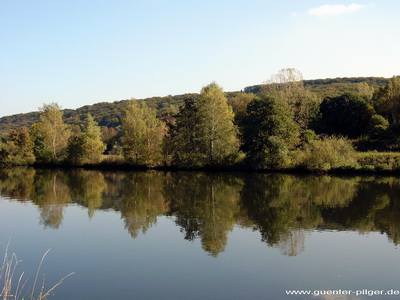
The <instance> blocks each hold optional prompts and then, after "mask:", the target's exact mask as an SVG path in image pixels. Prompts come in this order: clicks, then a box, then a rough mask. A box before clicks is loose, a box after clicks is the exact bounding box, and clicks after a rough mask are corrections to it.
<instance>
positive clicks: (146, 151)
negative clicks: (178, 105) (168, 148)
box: [122, 100, 166, 166]
mask: <svg viewBox="0 0 400 300" xmlns="http://www.w3.org/2000/svg"><path fill="white" fill-rule="evenodd" d="M122 127H123V136H122V143H123V151H124V157H125V159H126V161H127V162H128V163H133V164H136V165H151V166H153V165H158V164H160V162H161V160H162V142H163V138H164V135H165V132H166V126H165V123H163V122H161V121H160V120H158V119H157V116H156V111H155V110H154V109H152V108H149V107H148V106H147V105H146V104H145V103H141V104H138V102H137V101H133V100H132V101H131V102H130V103H129V104H128V106H127V107H126V111H125V117H124V119H123V124H122Z"/></svg>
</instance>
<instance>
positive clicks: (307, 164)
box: [0, 69, 400, 174]
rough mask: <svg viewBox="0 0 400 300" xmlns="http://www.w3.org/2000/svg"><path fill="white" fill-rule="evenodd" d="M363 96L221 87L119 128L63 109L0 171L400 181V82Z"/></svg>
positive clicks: (13, 135)
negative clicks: (362, 176) (306, 175)
mask: <svg viewBox="0 0 400 300" xmlns="http://www.w3.org/2000/svg"><path fill="white" fill-rule="evenodd" d="M355 87H356V90H355V92H352V93H349V92H344V93H341V94H340V93H339V94H338V93H337V91H336V92H332V95H331V96H330V95H324V97H323V98H322V97H321V95H320V94H317V93H315V92H313V91H312V90H311V89H310V88H308V87H307V86H306V85H305V84H304V81H303V79H302V75H301V73H300V72H299V71H297V70H295V69H283V70H281V71H280V72H279V73H278V74H275V75H273V76H272V77H271V79H270V81H269V82H268V83H267V84H265V85H263V86H258V87H257V89H256V88H254V87H253V88H252V89H250V90H248V91H246V90H245V92H240V93H239V92H238V93H236V94H235V95H234V96H229V97H228V96H227V93H224V92H223V89H222V87H220V86H219V85H218V84H216V83H215V82H212V83H211V84H209V85H207V86H204V87H203V88H202V89H201V91H200V93H199V94H188V95H187V97H185V98H184V99H182V100H183V101H182V103H181V105H180V106H179V107H169V110H168V109H167V110H165V109H164V110H160V109H159V110H157V109H155V108H153V107H152V106H150V105H148V104H147V103H146V102H145V101H137V100H131V101H128V102H127V103H125V104H124V107H123V110H122V112H121V113H120V115H118V116H117V118H118V120H117V121H115V124H114V125H115V126H111V127H108V126H100V125H99V122H98V120H96V118H97V119H98V116H97V115H96V114H94V115H92V114H91V112H90V111H87V112H86V113H84V114H83V113H82V114H81V115H80V116H79V122H78V123H76V124H74V125H71V124H67V123H65V121H64V119H63V111H62V110H61V107H60V106H59V105H58V104H57V103H50V104H44V105H43V107H42V108H40V117H39V120H38V122H36V123H33V124H32V125H31V126H29V127H20V128H17V129H10V130H9V131H8V132H7V133H5V134H4V135H3V136H2V137H1V140H0V166H1V167H10V166H33V167H37V168H41V167H45V168H54V167H56V168H72V167H73V168H86V169H89V168H90V169H119V170H121V169H124V170H148V169H156V170H166V171H174V170H201V171H257V172H285V173H294V172H295V173H300V172H313V173H342V174H343V173H380V174H381V173H389V174H394V173H400V152H398V151H400V138H399V136H400V77H393V78H391V79H389V80H388V81H387V83H386V84H382V85H381V86H374V85H370V84H368V83H367V82H358V83H355Z"/></svg>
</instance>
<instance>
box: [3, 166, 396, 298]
mask: <svg viewBox="0 0 400 300" xmlns="http://www.w3.org/2000/svg"><path fill="white" fill-rule="evenodd" d="M29 174H30V176H28V175H29ZM29 174H28V175H26V176H24V177H22V179H21V180H20V181H18V177H17V176H15V177H12V176H8V177H7V176H3V177H1V178H3V179H1V180H0V189H1V191H2V193H3V194H4V195H8V196H10V197H11V198H13V199H15V198H16V199H25V200H26V201H25V202H21V201H17V200H9V199H5V198H0V228H2V230H1V231H0V243H3V244H4V243H7V241H8V240H9V239H10V238H11V250H12V251H14V252H16V253H17V254H18V258H20V259H22V260H23V263H22V264H21V265H20V266H19V268H20V270H21V271H22V270H23V271H27V274H28V275H29V274H31V276H28V277H30V278H32V277H34V274H32V272H34V271H35V270H36V267H37V264H38V262H39V261H40V258H41V256H42V255H43V253H44V252H45V251H46V250H47V249H49V248H51V249H52V250H51V252H50V255H49V256H48V257H47V258H46V261H45V263H44V265H43V271H44V273H45V274H46V282H47V281H49V285H51V283H52V281H57V280H58V279H59V278H61V277H63V276H64V275H66V274H68V273H70V272H76V274H75V275H74V276H73V277H71V278H68V279H67V280H66V281H65V282H64V283H63V284H62V285H61V286H60V287H59V288H58V289H57V290H56V295H55V296H54V297H53V298H52V299H55V300H57V299H59V300H64V299H65V300H67V299H68V300H69V299H77V300H79V299H85V300H86V299H87V300H91V299H96V300H102V299H135V298H136V299H300V298H299V297H300V296H298V297H296V296H286V294H285V291H286V290H312V291H313V290H339V289H342V290H345V289H346V290H360V289H369V290H390V289H396V288H397V284H398V280H397V278H399V276H400V268H399V266H398V261H399V259H398V258H399V253H398V250H397V246H396V244H395V243H394V242H393V240H395V239H396V238H397V232H398V231H400V230H397V228H398V225H397V223H396V222H397V221H396V220H398V219H399V218H398V217H399V214H398V213H397V210H396V209H397V207H399V205H398V201H397V195H398V186H399V183H398V181H396V179H394V178H383V179H382V178H381V179H379V180H377V181H374V180H372V179H371V178H369V179H368V180H361V179H360V178H358V179H341V178H330V177H321V178H318V177H310V178H309V179H307V178H308V177H296V176H282V175H279V176H265V175H260V176H232V175H227V176H225V175H224V176H222V175H218V174H213V175H210V176H208V175H207V176H205V175H204V174H200V173H194V176H192V175H191V174H190V173H183V175H182V173H179V174H180V175H179V176H178V175H173V176H172V175H168V176H164V175H163V176H160V174H162V173H152V174H150V175H149V174H147V173H143V174H144V175H143V174H141V175H140V174H131V173H118V174H117V173H113V172H108V173H101V172H82V173H79V172H76V173H74V174H73V175H71V174H69V175H67V173H63V172H58V173H57V175H56V176H54V174H55V173H51V172H42V173H40V172H37V173H36V174H34V172H33V173H32V172H31V173H29ZM0 175H1V174H0ZM248 177H249V178H248ZM8 178H12V180H9V181H7V180H8ZM33 178H34V180H33ZM29 179H31V180H32V181H34V182H35V185H32V186H30V185H29V184H28V183H29ZM318 191H320V192H321V194H318ZM346 191H348V193H347V194H346V195H345V196H343V193H345V192H346ZM16 195H17V196H16ZM28 199H32V200H33V201H34V202H35V203H36V205H33V204H32V203H31V202H30V201H29V200H28ZM380 231H382V232H384V233H382V234H381V233H380ZM54 283H55V282H54ZM332 297H334V298H332ZM346 297H347V298H346ZM301 299H327V300H328V299H349V300H350V299H351V300H353V299H379V297H378V296H374V297H368V296H363V297H358V298H357V297H356V296H355V295H351V296H344V295H334V296H332V295H320V296H319V297H313V296H308V297H306V298H304V296H302V297H301Z"/></svg>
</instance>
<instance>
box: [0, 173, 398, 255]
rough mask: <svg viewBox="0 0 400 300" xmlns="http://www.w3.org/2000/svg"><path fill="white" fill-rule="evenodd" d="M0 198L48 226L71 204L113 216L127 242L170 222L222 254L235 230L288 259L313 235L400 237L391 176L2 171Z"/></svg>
mask: <svg viewBox="0 0 400 300" xmlns="http://www.w3.org/2000/svg"><path fill="white" fill-rule="evenodd" d="M0 193H1V195H2V196H3V197H5V198H9V199H13V200H17V201H21V202H27V201H30V202H32V203H33V204H35V205H36V206H37V207H38V209H39V211H40V216H39V218H40V223H41V224H43V226H44V227H46V228H53V229H58V228H60V227H61V226H62V220H63V213H64V210H65V208H66V207H67V206H68V205H69V204H75V205H79V206H81V207H85V208H87V211H88V217H89V218H93V217H94V216H95V214H96V211H107V210H113V211H116V212H119V213H120V214H121V217H122V219H123V221H124V226H125V229H126V230H127V231H128V232H129V234H130V235H131V236H132V238H136V237H138V236H139V235H140V234H145V233H146V232H147V231H148V230H149V228H151V227H152V226H153V225H154V224H156V222H157V218H158V217H159V216H170V217H172V219H173V220H174V222H175V223H176V225H177V226H179V228H180V231H181V232H182V235H183V237H184V238H185V239H186V240H189V241H193V240H195V239H200V240H201V245H202V248H203V249H204V251H206V252H208V253H209V254H210V255H212V256H218V254H219V253H221V252H223V251H224V249H225V247H226V245H227V241H228V233H229V232H230V231H232V230H233V228H234V227H235V226H240V227H242V228H248V229H250V230H255V231H258V232H260V235H261V239H262V241H263V242H265V243H266V244H268V245H269V246H270V247H276V248H278V249H280V251H281V253H282V254H284V255H287V256H296V255H298V254H300V253H302V252H303V251H304V239H305V237H306V235H307V232H309V231H311V230H321V231H322V230H337V231H345V230H347V231H357V232H359V233H360V234H364V233H368V232H372V231H374V232H381V233H385V234H386V235H387V236H388V238H389V239H390V240H391V241H392V242H393V243H395V244H397V243H398V242H399V238H400V237H399V234H400V218H399V212H400V202H399V196H398V195H400V180H399V179H397V178H394V177H383V178H374V177H334V176H310V175H308V176H304V175H303V176H297V175H282V174H251V173H249V174H248V173H241V174H234V173H202V172H174V173H171V172H167V173H164V172H156V171H151V172H111V171H108V172H102V171H96V170H79V169H75V170H69V171H65V170H45V169H37V170H35V169H33V168H12V169H1V170H0Z"/></svg>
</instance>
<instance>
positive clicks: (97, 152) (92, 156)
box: [83, 114, 106, 163]
mask: <svg viewBox="0 0 400 300" xmlns="http://www.w3.org/2000/svg"><path fill="white" fill-rule="evenodd" d="M83 140H84V144H83V152H84V159H85V160H86V161H87V162H89V163H95V162H98V161H99V160H100V159H101V156H102V154H103V152H104V150H105V148H106V147H105V145H104V143H103V141H102V140H101V131H100V127H99V126H98V125H97V122H96V121H95V120H94V119H93V117H92V115H91V114H88V117H87V120H86V124H85V127H84V129H83Z"/></svg>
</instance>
